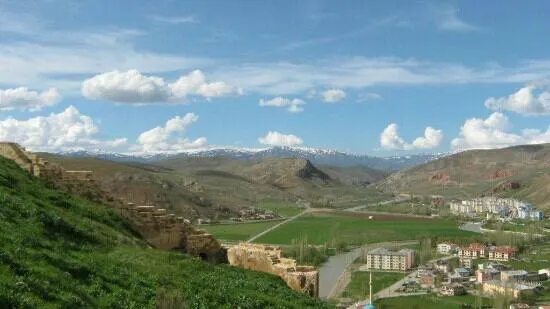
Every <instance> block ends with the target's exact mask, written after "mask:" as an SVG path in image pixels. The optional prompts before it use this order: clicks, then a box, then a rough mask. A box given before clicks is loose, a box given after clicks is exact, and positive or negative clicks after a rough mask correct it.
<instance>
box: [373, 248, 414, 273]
mask: <svg viewBox="0 0 550 309" xmlns="http://www.w3.org/2000/svg"><path fill="white" fill-rule="evenodd" d="M414 255H415V251H414V250H411V249H401V250H399V251H392V250H388V249H386V248H376V249H373V250H370V251H368V252H367V269H384V270H399V271H405V270H409V269H411V268H412V266H413V264H414Z"/></svg>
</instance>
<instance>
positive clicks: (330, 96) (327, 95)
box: [321, 89, 346, 103]
mask: <svg viewBox="0 0 550 309" xmlns="http://www.w3.org/2000/svg"><path fill="white" fill-rule="evenodd" d="M321 95H322V96H323V102H325V103H336V102H338V101H341V100H343V99H345V98H346V92H345V91H344V90H342V89H329V90H326V91H323V92H322V93H321Z"/></svg>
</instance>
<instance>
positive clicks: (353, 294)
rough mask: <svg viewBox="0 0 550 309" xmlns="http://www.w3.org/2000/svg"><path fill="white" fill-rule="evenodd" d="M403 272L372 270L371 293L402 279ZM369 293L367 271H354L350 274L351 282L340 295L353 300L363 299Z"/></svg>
mask: <svg viewBox="0 0 550 309" xmlns="http://www.w3.org/2000/svg"><path fill="white" fill-rule="evenodd" d="M404 277H405V274H404V273H398V272H372V293H373V294H374V293H377V292H378V291H380V290H383V289H385V288H387V287H389V286H391V285H392V284H394V283H395V282H397V281H399V280H401V279H403V278H404ZM368 295H369V272H366V271H354V272H353V273H352V274H351V282H350V283H349V284H348V286H347V287H346V290H345V291H344V293H343V294H342V297H346V298H347V297H350V298H352V299H354V300H363V299H366V298H368Z"/></svg>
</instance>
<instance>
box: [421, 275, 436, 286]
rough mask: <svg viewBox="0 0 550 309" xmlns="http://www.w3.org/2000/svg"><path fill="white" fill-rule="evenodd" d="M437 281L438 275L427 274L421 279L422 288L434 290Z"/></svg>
mask: <svg viewBox="0 0 550 309" xmlns="http://www.w3.org/2000/svg"><path fill="white" fill-rule="evenodd" d="M435 279H436V275H434V274H433V273H431V274H425V275H423V276H422V277H420V286H421V287H423V288H425V289H427V288H434V287H435Z"/></svg>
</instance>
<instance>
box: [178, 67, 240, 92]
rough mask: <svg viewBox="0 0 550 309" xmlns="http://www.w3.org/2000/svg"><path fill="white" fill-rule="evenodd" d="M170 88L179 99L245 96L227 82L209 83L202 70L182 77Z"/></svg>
mask: <svg viewBox="0 0 550 309" xmlns="http://www.w3.org/2000/svg"><path fill="white" fill-rule="evenodd" d="M169 87H170V90H171V91H172V93H173V95H174V96H175V97H178V98H185V97H186V96H189V95H201V96H203V97H206V98H215V97H222V96H228V95H242V94H243V90H242V89H241V88H236V87H233V86H230V85H228V84H227V83H225V82H222V81H216V82H210V83H209V82H207V81H206V76H205V75H204V73H203V72H202V71H200V70H194V71H192V72H191V73H189V74H188V75H184V76H182V77H180V78H179V79H178V80H177V81H176V82H174V83H173V84H170V86H169Z"/></svg>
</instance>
